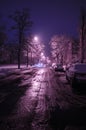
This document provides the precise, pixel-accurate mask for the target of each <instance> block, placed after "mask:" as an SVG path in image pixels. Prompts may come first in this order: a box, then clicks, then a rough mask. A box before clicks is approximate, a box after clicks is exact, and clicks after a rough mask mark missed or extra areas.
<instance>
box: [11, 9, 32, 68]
mask: <svg viewBox="0 0 86 130" xmlns="http://www.w3.org/2000/svg"><path fill="white" fill-rule="evenodd" d="M10 17H11V18H12V19H13V20H14V22H15V25H14V26H13V27H12V29H15V30H17V33H18V69H20V63H21V61H20V60H21V50H22V44H23V42H24V39H23V38H24V37H25V36H24V35H25V32H26V31H27V30H29V29H30V27H31V26H32V21H31V19H30V11H29V10H28V9H23V10H22V11H15V12H14V13H13V14H12V15H10Z"/></svg>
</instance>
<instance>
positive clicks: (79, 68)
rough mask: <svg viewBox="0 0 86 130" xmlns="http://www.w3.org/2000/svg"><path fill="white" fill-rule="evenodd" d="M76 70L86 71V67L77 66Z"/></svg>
mask: <svg viewBox="0 0 86 130" xmlns="http://www.w3.org/2000/svg"><path fill="white" fill-rule="evenodd" d="M75 69H77V70H80V71H86V65H75Z"/></svg>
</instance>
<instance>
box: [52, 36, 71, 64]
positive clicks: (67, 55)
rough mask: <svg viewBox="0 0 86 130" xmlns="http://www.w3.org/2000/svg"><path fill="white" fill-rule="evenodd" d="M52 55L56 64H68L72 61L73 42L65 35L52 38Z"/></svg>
mask: <svg viewBox="0 0 86 130" xmlns="http://www.w3.org/2000/svg"><path fill="white" fill-rule="evenodd" d="M50 45H51V49H52V51H51V53H52V57H53V59H54V62H56V63H61V64H67V63H68V62H71V59H72V40H71V39H70V38H68V37H67V36H65V35H55V36H53V37H52V38H51V41H50Z"/></svg>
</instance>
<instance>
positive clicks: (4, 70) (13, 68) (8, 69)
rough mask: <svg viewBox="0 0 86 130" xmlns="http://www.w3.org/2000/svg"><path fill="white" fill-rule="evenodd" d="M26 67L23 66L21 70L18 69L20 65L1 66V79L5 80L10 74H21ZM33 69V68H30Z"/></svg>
mask: <svg viewBox="0 0 86 130" xmlns="http://www.w3.org/2000/svg"><path fill="white" fill-rule="evenodd" d="M26 68H27V67H26V65H21V66H20V69H18V65H1V66H0V78H3V77H4V76H6V75H7V74H8V73H12V72H19V71H20V70H21V69H26ZM28 68H31V66H28Z"/></svg>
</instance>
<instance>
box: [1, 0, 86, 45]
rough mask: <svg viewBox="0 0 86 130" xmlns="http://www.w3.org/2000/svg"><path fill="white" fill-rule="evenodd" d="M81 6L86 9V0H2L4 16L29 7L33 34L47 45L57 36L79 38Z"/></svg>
mask: <svg viewBox="0 0 86 130" xmlns="http://www.w3.org/2000/svg"><path fill="white" fill-rule="evenodd" d="M81 6H84V7H85V8H86V0H0V12H1V13H3V15H4V16H6V15H8V14H10V13H11V12H14V11H15V10H16V9H18V10H19V9H22V8H25V7H28V8H29V9H30V11H31V19H32V21H33V22H34V24H33V27H32V33H33V34H34V35H37V36H38V37H39V38H40V39H41V41H43V42H44V43H45V44H46V45H47V44H48V43H49V41H50V39H51V37H52V36H53V35H55V34H66V35H68V36H74V37H78V36H79V32H78V31H79V24H80V23H79V22H80V21H79V20H80V7H81ZM8 24H9V23H8ZM47 47H48V46H47Z"/></svg>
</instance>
